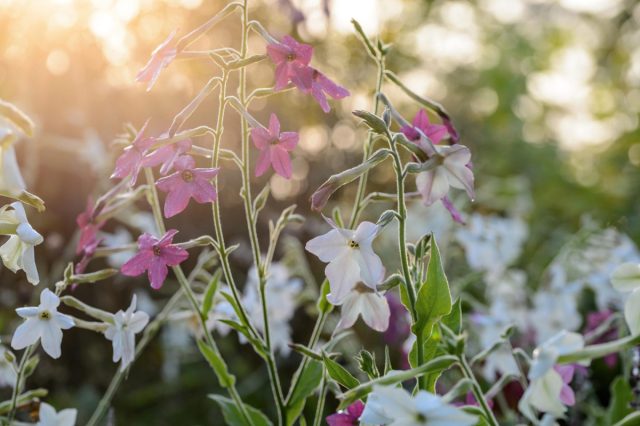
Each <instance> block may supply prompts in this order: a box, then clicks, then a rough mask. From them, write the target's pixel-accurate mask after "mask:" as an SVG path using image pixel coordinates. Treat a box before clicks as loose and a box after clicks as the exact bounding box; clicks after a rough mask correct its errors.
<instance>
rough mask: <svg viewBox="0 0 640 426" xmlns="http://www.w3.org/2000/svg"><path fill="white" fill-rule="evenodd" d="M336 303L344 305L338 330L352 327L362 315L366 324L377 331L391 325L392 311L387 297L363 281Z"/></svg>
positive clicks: (384, 329) (381, 330)
mask: <svg viewBox="0 0 640 426" xmlns="http://www.w3.org/2000/svg"><path fill="white" fill-rule="evenodd" d="M336 305H342V309H341V310H340V322H339V323H338V325H337V327H336V328H337V329H338V330H344V329H347V328H351V327H352V326H353V324H355V323H356V321H357V320H358V317H362V320H363V321H364V322H365V324H367V325H368V326H369V327H371V328H372V329H374V330H375V331H379V332H383V331H386V330H387V328H388V327H389V317H390V315H391V312H390V310H389V303H388V302H387V299H386V298H385V297H384V296H383V295H381V294H380V293H378V292H377V291H375V290H372V289H371V288H369V287H367V286H366V285H364V284H362V283H358V284H357V285H356V286H355V287H354V288H353V289H352V290H351V291H350V292H349V293H348V294H347V295H346V296H345V297H344V299H343V300H342V301H340V302H338V303H336Z"/></svg>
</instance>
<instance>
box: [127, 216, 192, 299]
mask: <svg viewBox="0 0 640 426" xmlns="http://www.w3.org/2000/svg"><path fill="white" fill-rule="evenodd" d="M177 233H178V231H177V230H175V229H171V230H169V231H167V233H166V234H164V235H163V236H162V238H160V239H158V238H156V237H154V236H153V235H150V234H147V233H144V234H142V235H140V237H139V238H138V249H139V250H138V253H137V254H135V255H134V256H133V257H132V258H131V259H129V260H128V261H127V263H125V264H124V265H122V268H121V269H120V271H121V272H122V273H123V274H124V275H128V276H130V277H135V276H138V275H140V274H142V273H143V272H144V271H147V275H148V277H149V282H150V283H151V287H152V288H154V289H156V290H157V289H159V288H160V287H162V284H163V283H164V280H165V279H166V278H167V274H168V272H169V269H168V268H167V266H177V265H179V264H180V263H182V262H184V261H185V260H186V259H187V257H189V253H187V251H186V250H185V249H183V248H182V247H179V246H177V245H175V244H172V241H173V237H174V236H175V235H176V234H177Z"/></svg>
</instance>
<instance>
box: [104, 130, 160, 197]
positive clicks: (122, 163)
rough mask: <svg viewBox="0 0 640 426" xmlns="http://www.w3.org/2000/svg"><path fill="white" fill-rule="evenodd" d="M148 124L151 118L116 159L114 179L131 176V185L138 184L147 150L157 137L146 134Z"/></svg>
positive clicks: (112, 176)
mask: <svg viewBox="0 0 640 426" xmlns="http://www.w3.org/2000/svg"><path fill="white" fill-rule="evenodd" d="M148 124H149V120H147V121H146V122H145V123H144V125H143V126H142V128H141V129H140V131H139V132H138V134H137V135H136V138H135V139H134V140H133V142H132V143H131V145H129V146H127V147H126V148H125V149H124V152H123V153H122V154H121V155H120V157H118V159H117V160H116V168H115V170H114V171H113V174H112V175H111V178H112V179H113V178H119V179H124V178H126V177H127V176H131V181H130V182H129V185H131V186H133V185H135V184H136V180H137V179H138V174H139V173H140V169H141V168H142V167H143V166H144V164H143V161H144V158H145V155H146V154H147V150H148V149H149V148H151V146H152V145H153V144H154V142H155V138H153V137H145V136H144V131H145V130H146V128H147V125H148Z"/></svg>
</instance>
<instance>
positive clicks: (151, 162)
mask: <svg viewBox="0 0 640 426" xmlns="http://www.w3.org/2000/svg"><path fill="white" fill-rule="evenodd" d="M191 146H192V143H191V139H184V140H181V141H178V142H176V143H172V144H170V145H165V146H163V147H161V148H158V149H156V150H155V151H153V152H152V153H150V154H147V155H146V156H145V157H144V159H143V160H142V166H143V167H156V166H160V174H161V175H163V176H164V175H166V174H167V173H169V172H170V171H171V169H172V168H173V164H174V163H175V161H176V160H177V159H178V157H180V156H181V155H182V154H186V153H187V152H189V151H190V150H191Z"/></svg>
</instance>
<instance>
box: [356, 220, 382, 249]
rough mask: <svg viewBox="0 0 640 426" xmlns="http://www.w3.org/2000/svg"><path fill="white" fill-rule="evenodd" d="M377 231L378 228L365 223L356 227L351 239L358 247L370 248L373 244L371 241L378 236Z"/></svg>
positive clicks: (373, 224)
mask: <svg viewBox="0 0 640 426" xmlns="http://www.w3.org/2000/svg"><path fill="white" fill-rule="evenodd" d="M379 231H380V227H379V226H378V225H376V224H375V223H371V222H366V221H365V222H362V223H360V225H358V228H356V232H355V234H354V236H353V238H354V240H355V241H356V242H357V243H358V244H359V245H360V247H362V246H366V247H371V243H373V239H374V238H375V237H376V235H378V232H379Z"/></svg>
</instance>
